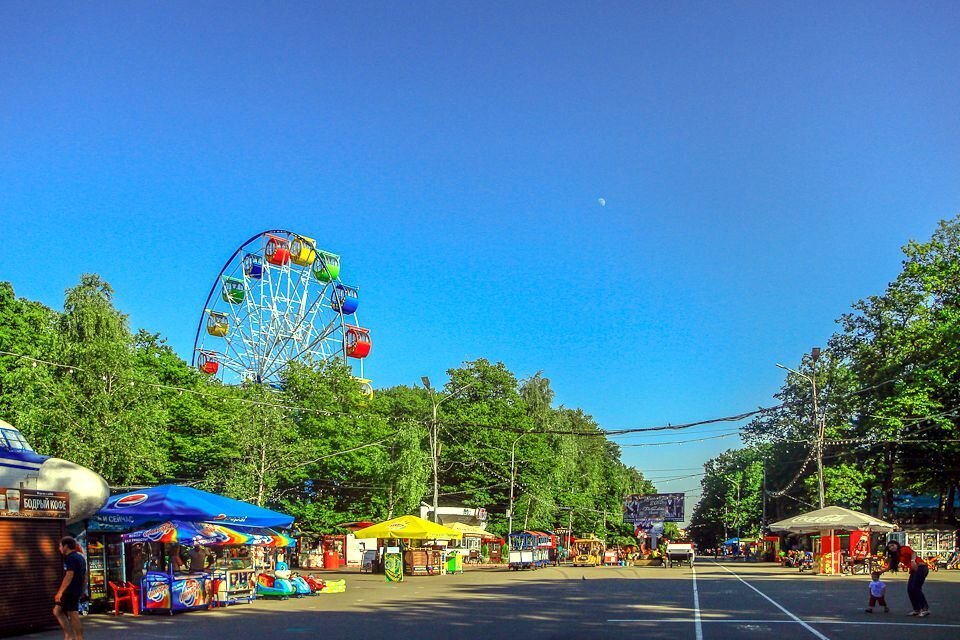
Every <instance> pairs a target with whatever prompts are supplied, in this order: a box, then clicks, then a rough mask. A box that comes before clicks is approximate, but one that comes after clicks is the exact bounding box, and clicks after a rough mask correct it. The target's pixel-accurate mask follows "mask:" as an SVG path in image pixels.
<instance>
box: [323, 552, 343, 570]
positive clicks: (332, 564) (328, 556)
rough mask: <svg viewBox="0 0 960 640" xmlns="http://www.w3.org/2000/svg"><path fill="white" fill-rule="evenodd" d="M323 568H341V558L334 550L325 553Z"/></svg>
mask: <svg viewBox="0 0 960 640" xmlns="http://www.w3.org/2000/svg"><path fill="white" fill-rule="evenodd" d="M323 568H324V569H339V568H340V556H339V555H338V554H337V552H336V551H334V550H333V549H328V550H327V551H324V552H323Z"/></svg>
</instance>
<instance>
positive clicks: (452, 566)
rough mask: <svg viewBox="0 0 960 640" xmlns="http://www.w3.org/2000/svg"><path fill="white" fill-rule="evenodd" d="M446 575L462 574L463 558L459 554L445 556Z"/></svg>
mask: <svg viewBox="0 0 960 640" xmlns="http://www.w3.org/2000/svg"><path fill="white" fill-rule="evenodd" d="M447 573H463V556H461V555H460V554H459V553H451V554H450V555H449V556H447Z"/></svg>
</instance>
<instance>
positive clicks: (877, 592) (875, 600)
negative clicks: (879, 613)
mask: <svg viewBox="0 0 960 640" xmlns="http://www.w3.org/2000/svg"><path fill="white" fill-rule="evenodd" d="M886 595H887V583H886V582H880V572H878V571H874V572H873V573H871V574H870V604H869V605H867V608H866V609H864V611H866V612H867V613H873V607H874V606H875V605H878V604H879V605H881V606H883V612H884V613H889V612H890V607H888V606H887V600H886V597H885V596H886Z"/></svg>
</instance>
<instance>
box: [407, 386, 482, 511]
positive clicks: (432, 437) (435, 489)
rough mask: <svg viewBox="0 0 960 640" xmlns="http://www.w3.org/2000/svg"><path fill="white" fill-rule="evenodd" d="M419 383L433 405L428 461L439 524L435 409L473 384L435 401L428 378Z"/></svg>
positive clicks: (438, 458) (437, 438)
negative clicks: (427, 392)
mask: <svg viewBox="0 0 960 640" xmlns="http://www.w3.org/2000/svg"><path fill="white" fill-rule="evenodd" d="M420 381H421V382H422V383H423V386H424V388H425V389H426V390H427V391H429V392H430V402H431V403H432V404H433V419H432V420H431V421H430V460H431V462H432V463H433V521H434V522H439V519H438V517H437V507H438V502H439V499H440V482H439V473H438V472H439V469H440V433H439V430H440V423H439V421H438V420H437V408H438V407H439V406H440V405H441V404H443V403H444V402H446V401H447V400H449V399H450V398H452V397H454V396H455V395H457V394H458V393H461V392H463V391H466V390H467V389H469V388H470V387H472V386H473V385H474V384H475V383H473V382H471V383H469V384H465V385H463V386H462V387H460V388H459V389H457V390H455V391H453V392H451V393H448V394H447V395H445V396H444V397H443V398H441V399H440V400H437V395H436V393H435V392H434V390H433V387H431V386H430V378H428V377H427V376H420Z"/></svg>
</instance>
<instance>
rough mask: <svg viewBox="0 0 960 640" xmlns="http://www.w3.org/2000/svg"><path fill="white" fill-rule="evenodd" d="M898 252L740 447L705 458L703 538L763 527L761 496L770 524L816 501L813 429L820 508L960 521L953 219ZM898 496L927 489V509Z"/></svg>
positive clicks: (958, 309)
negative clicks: (897, 266)
mask: <svg viewBox="0 0 960 640" xmlns="http://www.w3.org/2000/svg"><path fill="white" fill-rule="evenodd" d="M903 254H904V258H903V262H902V269H901V270H900V273H899V274H898V275H897V277H896V279H894V280H893V281H892V282H890V283H889V284H888V285H887V287H886V289H885V290H884V291H883V292H882V293H880V294H877V295H872V296H869V297H867V298H864V299H862V300H858V301H857V302H855V303H854V304H853V305H852V308H851V310H850V311H849V312H847V313H844V314H842V315H841V316H840V318H839V320H838V325H839V329H838V331H837V332H835V333H834V334H833V335H832V336H830V337H829V339H828V340H826V342H825V344H826V346H825V348H824V349H823V350H822V351H821V352H819V353H815V352H811V354H808V355H807V356H805V357H804V358H803V361H802V363H801V364H800V365H799V366H798V367H796V370H795V371H794V372H790V373H788V375H787V376H786V379H785V380H784V382H783V385H782V387H781V388H780V390H779V392H778V393H777V394H776V396H775V397H776V399H777V400H778V401H779V403H778V405H777V407H776V408H775V409H773V410H770V411H765V412H763V413H761V414H760V415H758V416H757V417H755V418H754V419H753V420H752V421H751V422H750V423H749V424H748V425H747V426H746V427H745V428H744V430H743V438H744V441H745V444H746V447H744V448H741V449H736V450H731V451H727V452H726V453H724V454H722V455H720V456H718V457H716V458H714V459H712V460H710V461H708V462H707V463H706V465H705V466H704V478H703V480H702V487H703V496H702V498H701V500H700V502H699V503H698V504H697V506H696V508H695V509H694V513H693V516H692V520H691V530H692V532H693V533H694V534H695V536H696V537H697V538H698V539H699V540H701V541H702V542H703V544H706V545H708V546H712V545H713V544H716V543H717V541H718V540H719V539H720V537H721V536H724V535H735V534H737V533H739V534H740V535H743V536H756V535H758V534H759V533H760V532H761V528H762V524H763V523H762V519H763V515H764V505H765V506H766V515H767V521H768V522H771V521H774V520H776V519H781V518H784V517H788V516H791V515H794V514H796V513H800V512H803V511H808V510H811V509H812V508H814V507H816V506H818V497H819V495H818V494H819V482H818V474H817V461H816V457H817V455H816V440H817V430H818V428H819V429H822V431H823V442H824V447H823V456H822V460H823V475H824V486H825V498H826V499H825V503H826V504H827V505H840V506H845V507H849V508H853V509H856V510H862V511H867V512H870V513H873V514H875V515H877V516H880V517H883V518H886V519H890V520H899V521H904V520H910V521H914V522H918V523H920V522H929V523H956V522H957V512H956V509H955V506H954V505H955V503H956V502H957V499H958V494H957V492H958V487H960V435H958V433H960V216H958V217H955V218H952V219H948V220H943V221H941V222H940V224H939V225H938V228H937V230H936V231H935V233H934V234H933V236H932V237H931V238H930V239H929V240H928V241H926V242H913V241H911V242H909V243H908V244H907V245H906V246H904V247H903ZM814 383H815V386H816V400H817V403H816V407H817V416H816V419H815V418H814V412H813V409H814ZM903 494H909V495H911V496H925V498H924V499H923V500H922V501H921V502H920V506H921V507H923V508H918V509H912V510H910V511H901V510H895V503H896V501H897V498H898V496H902V495H903Z"/></svg>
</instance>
